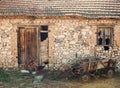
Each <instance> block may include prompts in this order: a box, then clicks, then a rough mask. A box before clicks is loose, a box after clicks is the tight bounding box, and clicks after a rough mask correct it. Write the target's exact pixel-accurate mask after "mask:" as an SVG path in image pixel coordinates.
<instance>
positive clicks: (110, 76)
mask: <svg viewBox="0 0 120 88" xmlns="http://www.w3.org/2000/svg"><path fill="white" fill-rule="evenodd" d="M113 75H114V71H113V70H112V69H109V70H108V71H107V77H108V78H112V77H113Z"/></svg>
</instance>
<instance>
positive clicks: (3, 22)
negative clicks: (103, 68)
mask: <svg viewBox="0 0 120 88" xmlns="http://www.w3.org/2000/svg"><path fill="white" fill-rule="evenodd" d="M102 24H104V25H114V47H111V49H110V51H109V52H107V51H104V50H102V47H100V46H96V32H97V25H102ZM20 25H38V26H39V25H48V26H49V61H50V64H49V66H50V67H51V68H54V69H57V68H60V69H63V68H68V67H70V66H71V64H73V63H76V62H77V61H78V60H80V59H84V58H88V57H89V58H93V57H95V55H96V54H97V55H100V56H103V57H104V56H105V57H107V56H106V55H108V56H110V55H112V57H113V58H117V59H118V58H119V56H120V47H119V46H120V35H119V34H120V20H117V19H116V20H115V19H85V18H68V19H62V18H57V19H56V18H48V19H46V18H37V19H28V18H9V17H8V18H0V67H12V68H13V67H18V61H17V58H16V56H17V32H16V31H17V29H18V26H20ZM96 52H97V53H96ZM109 53H110V55H109Z"/></svg>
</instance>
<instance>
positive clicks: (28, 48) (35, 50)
mask: <svg viewBox="0 0 120 88" xmlns="http://www.w3.org/2000/svg"><path fill="white" fill-rule="evenodd" d="M38 45H39V44H38V30H37V28H34V27H26V28H25V27H21V28H19V31H18V56H19V60H18V62H19V64H20V65H28V64H29V63H30V60H31V59H32V60H33V62H34V63H35V64H37V65H38V64H39V55H38V54H39V46H38ZM27 67H28V66H27Z"/></svg>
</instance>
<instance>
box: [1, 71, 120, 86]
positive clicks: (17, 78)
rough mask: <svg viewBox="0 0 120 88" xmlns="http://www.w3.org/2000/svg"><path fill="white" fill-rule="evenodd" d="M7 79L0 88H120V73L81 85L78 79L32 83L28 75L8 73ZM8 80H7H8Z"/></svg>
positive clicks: (31, 78)
mask: <svg viewBox="0 0 120 88" xmlns="http://www.w3.org/2000/svg"><path fill="white" fill-rule="evenodd" d="M10 75H11V76H10V77H11V78H12V80H11V79H9V78H8V77H7V80H4V81H3V82H0V88H120V73H117V74H116V75H115V77H113V78H111V79H108V78H105V77H97V79H94V78H92V79H91V80H90V81H89V82H87V83H83V82H81V81H80V80H79V77H77V78H75V77H71V78H66V77H64V78H62V79H61V78H59V77H58V75H55V74H54V76H56V77H57V79H56V78H54V77H53V76H51V75H49V77H50V78H52V79H50V78H49V77H46V78H44V79H43V80H42V81H41V82H37V83H33V78H34V77H33V76H32V75H30V74H21V73H19V72H12V73H10ZM8 79H9V80H8Z"/></svg>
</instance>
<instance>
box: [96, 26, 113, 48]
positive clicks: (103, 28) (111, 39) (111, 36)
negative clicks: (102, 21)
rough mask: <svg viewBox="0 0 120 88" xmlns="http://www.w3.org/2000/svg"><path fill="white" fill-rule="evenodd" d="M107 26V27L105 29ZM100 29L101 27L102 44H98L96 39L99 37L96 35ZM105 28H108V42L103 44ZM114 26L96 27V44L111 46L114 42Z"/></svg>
mask: <svg viewBox="0 0 120 88" xmlns="http://www.w3.org/2000/svg"><path fill="white" fill-rule="evenodd" d="M107 28H108V29H107ZM100 29H102V30H103V37H102V39H103V40H102V41H103V42H102V44H101V45H100V44H99V41H98V39H99V35H98V33H99V30H100ZM105 30H110V35H109V36H110V44H108V45H106V44H105V37H106V36H105ZM113 40H114V27H113V26H98V27H97V46H111V47H112V46H113V43H114V41H113Z"/></svg>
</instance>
